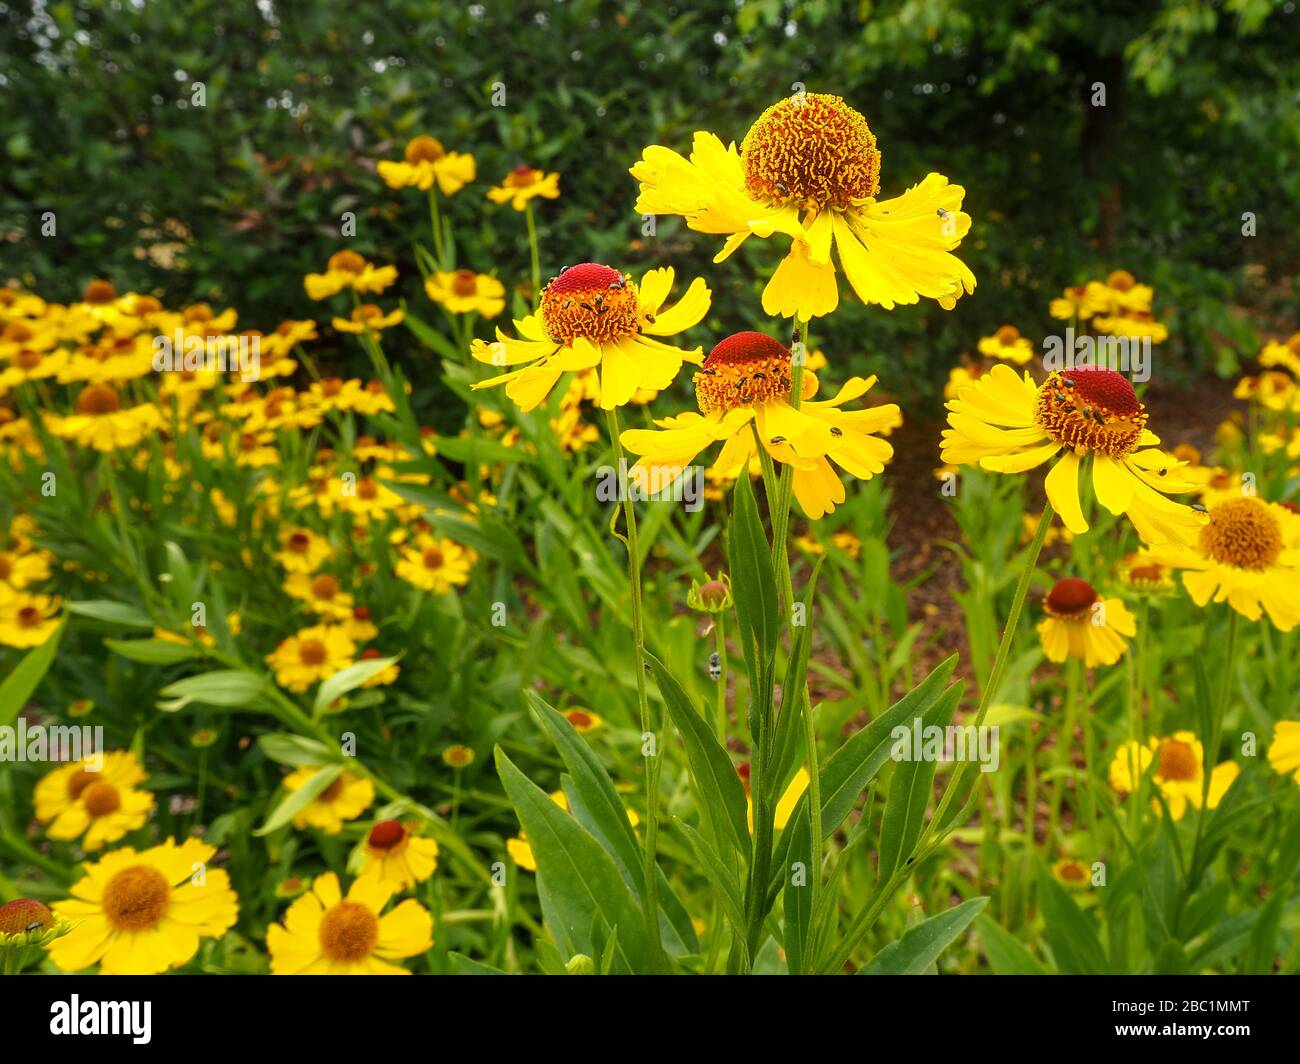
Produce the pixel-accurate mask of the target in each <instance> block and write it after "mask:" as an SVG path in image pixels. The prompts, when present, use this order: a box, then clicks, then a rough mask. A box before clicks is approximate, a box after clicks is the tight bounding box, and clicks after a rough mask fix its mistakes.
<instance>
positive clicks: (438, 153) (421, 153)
mask: <svg viewBox="0 0 1300 1064" xmlns="http://www.w3.org/2000/svg"><path fill="white" fill-rule="evenodd" d="M446 155H447V149H446V148H444V147H443V146H442V141H440V140H436V139H435V138H433V137H415V138H414V139H412V140H411V141H410V142H409V143H408V144H407V145H406V161H407V162H408V163H410V164H411V165H415V164H416V163H436V162H437V161H438V160H439V159H442V158H445V157H446Z"/></svg>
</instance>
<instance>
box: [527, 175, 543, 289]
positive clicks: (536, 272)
mask: <svg viewBox="0 0 1300 1064" xmlns="http://www.w3.org/2000/svg"><path fill="white" fill-rule="evenodd" d="M524 214H525V215H527V217H528V251H529V254H530V256H531V262H532V274H531V277H532V281H533V292H532V297H533V306H534V307H536V306H537V300H538V298H539V297H540V295H541V289H542V265H541V255H540V254H539V252H538V249H537V221H536V219H535V218H534V217H533V202H532V200H529V201H528V202H527V203H526V204H525V205H524Z"/></svg>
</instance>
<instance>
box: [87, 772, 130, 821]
mask: <svg viewBox="0 0 1300 1064" xmlns="http://www.w3.org/2000/svg"><path fill="white" fill-rule="evenodd" d="M81 803H82V805H84V806H85V807H86V812H87V813H89V814H90V815H91V816H95V817H99V816H108V814H109V813H116V812H117V811H118V810H119V809H121V808H122V796H121V795H120V794H119V793H118V790H117V788H116V787H114V786H113V785H112V784H111V783H109V782H108V781H107V780H97V781H96V782H95V783H92V784H91V785H90V786H89V787H87V788H86V789H85V790H84V791H82V792H81Z"/></svg>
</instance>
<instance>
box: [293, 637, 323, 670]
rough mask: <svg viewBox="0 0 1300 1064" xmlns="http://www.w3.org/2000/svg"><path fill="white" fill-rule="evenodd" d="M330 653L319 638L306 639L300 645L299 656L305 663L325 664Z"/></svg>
mask: <svg viewBox="0 0 1300 1064" xmlns="http://www.w3.org/2000/svg"><path fill="white" fill-rule="evenodd" d="M328 657H329V654H328V653H327V652H326V650H325V644H324V643H322V642H321V641H320V640H319V639H304V640H303V641H302V643H301V644H300V645H299V647H298V658H299V659H300V660H301V661H302V663H303V664H304V665H324V664H325V659H326V658H328Z"/></svg>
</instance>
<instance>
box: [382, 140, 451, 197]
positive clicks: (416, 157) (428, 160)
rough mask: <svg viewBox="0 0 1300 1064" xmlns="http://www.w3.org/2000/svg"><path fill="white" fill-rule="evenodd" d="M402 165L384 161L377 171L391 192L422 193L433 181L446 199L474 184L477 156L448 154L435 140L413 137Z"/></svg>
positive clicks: (431, 185) (408, 144)
mask: <svg viewBox="0 0 1300 1064" xmlns="http://www.w3.org/2000/svg"><path fill="white" fill-rule="evenodd" d="M403 156H404V158H403V160H402V161H401V162H394V161H391V160H387V159H385V160H384V161H383V162H381V163H379V164H378V166H377V167H376V168H375V169H376V170H377V171H378V173H379V176H380V177H382V178H383V179H384V182H385V183H386V184H387V185H388V187H389V188H408V187H412V188H418V189H420V190H421V191H422V192H423V191H427V190H428V189H430V188H432V187H433V183H434V181H437V182H438V188H439V189H441V190H442V194H443V195H444V196H451V195H454V194H455V193H457V192H459V191H460V190H461V189H462V188H464V187H465V186H466V185H467V184H469V182H471V181H473V180H474V177H475V166H474V156H472V155H468V154H462V153H460V152H455V151H452V152H449V151H447V149H446V148H444V147H443V146H442V142H441V141H439V140H436V139H435V138H433V137H425V136H421V137H413V138H412V139H411V140H409V141H408V142H407V144H406V150H405V152H404V153H403Z"/></svg>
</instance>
